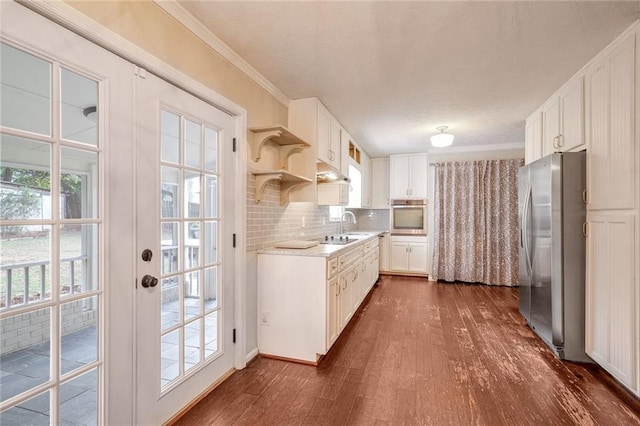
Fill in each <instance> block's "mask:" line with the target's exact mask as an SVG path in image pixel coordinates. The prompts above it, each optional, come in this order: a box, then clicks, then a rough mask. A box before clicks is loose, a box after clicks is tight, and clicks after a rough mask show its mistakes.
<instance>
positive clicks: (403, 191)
mask: <svg viewBox="0 0 640 426" xmlns="http://www.w3.org/2000/svg"><path fill="white" fill-rule="evenodd" d="M427 167H428V163H427V154H411V155H391V156H390V157H389V175H390V183H389V198H391V199H403V198H427Z"/></svg>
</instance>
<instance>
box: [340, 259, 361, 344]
mask: <svg viewBox="0 0 640 426" xmlns="http://www.w3.org/2000/svg"><path fill="white" fill-rule="evenodd" d="M357 279H358V264H353V265H351V266H350V267H349V268H347V270H346V271H344V272H341V273H340V280H339V281H340V284H341V285H340V324H339V329H340V331H342V329H344V327H345V326H346V325H347V323H348V322H349V320H350V319H351V317H352V316H353V312H354V305H355V303H354V300H355V299H357V294H358V292H357V286H358V283H357Z"/></svg>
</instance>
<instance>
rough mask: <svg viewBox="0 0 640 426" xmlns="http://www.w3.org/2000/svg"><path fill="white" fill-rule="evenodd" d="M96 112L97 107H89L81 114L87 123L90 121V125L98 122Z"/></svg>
mask: <svg viewBox="0 0 640 426" xmlns="http://www.w3.org/2000/svg"><path fill="white" fill-rule="evenodd" d="M97 111H98V108H97V107H95V106H90V107H87V108H85V109H84V110H83V111H82V113H83V114H84V116H85V117H87V118H88V119H89V121H91V122H92V123H95V122H96V121H98V117H97V115H98V114H97Z"/></svg>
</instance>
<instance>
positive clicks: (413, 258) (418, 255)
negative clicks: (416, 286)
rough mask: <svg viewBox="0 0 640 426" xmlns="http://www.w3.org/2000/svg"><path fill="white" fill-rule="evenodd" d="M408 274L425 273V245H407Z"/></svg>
mask: <svg viewBox="0 0 640 426" xmlns="http://www.w3.org/2000/svg"><path fill="white" fill-rule="evenodd" d="M408 271H409V272H416V273H423V274H426V273H427V243H412V244H410V245H409V269H408Z"/></svg>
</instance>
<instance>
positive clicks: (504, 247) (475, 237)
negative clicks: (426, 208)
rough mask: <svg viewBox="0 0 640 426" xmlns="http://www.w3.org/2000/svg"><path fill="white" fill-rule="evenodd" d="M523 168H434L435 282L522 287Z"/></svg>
mask: <svg viewBox="0 0 640 426" xmlns="http://www.w3.org/2000/svg"><path fill="white" fill-rule="evenodd" d="M523 164H524V160H482V161H462V162H448V163H434V166H435V167H436V173H435V175H436V183H435V197H434V198H435V201H434V212H435V226H434V253H433V270H432V273H433V275H434V276H435V277H434V278H436V279H438V280H444V281H463V282H469V283H484V284H490V285H505V286H515V285H518V236H519V228H518V168H519V167H521V166H522V165H523Z"/></svg>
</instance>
